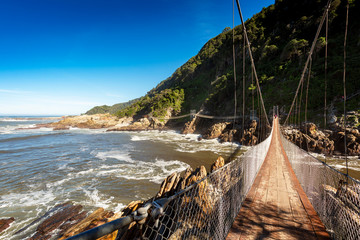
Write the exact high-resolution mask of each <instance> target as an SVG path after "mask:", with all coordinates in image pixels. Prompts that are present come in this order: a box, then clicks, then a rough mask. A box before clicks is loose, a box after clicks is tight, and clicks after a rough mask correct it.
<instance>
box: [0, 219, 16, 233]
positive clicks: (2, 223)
mask: <svg viewBox="0 0 360 240" xmlns="http://www.w3.org/2000/svg"><path fill="white" fill-rule="evenodd" d="M13 221H15V219H14V218H13V217H11V218H4V219H0V233H1V232H3V231H5V229H7V228H8V227H10V224H11V223H12V222H13Z"/></svg>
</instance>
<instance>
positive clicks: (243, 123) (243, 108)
mask: <svg viewBox="0 0 360 240" xmlns="http://www.w3.org/2000/svg"><path fill="white" fill-rule="evenodd" d="M243 38H244V43H243V99H242V101H243V106H242V115H243V116H245V81H246V79H245V57H246V47H245V45H246V42H245V34H244V37H243ZM244 128H245V117H243V119H242V130H243V131H242V132H243V134H244ZM243 136H244V135H243Z"/></svg>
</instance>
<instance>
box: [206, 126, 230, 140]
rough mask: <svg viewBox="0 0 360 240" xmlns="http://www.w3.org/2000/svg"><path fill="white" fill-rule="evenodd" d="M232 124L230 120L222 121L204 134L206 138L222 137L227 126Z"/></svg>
mask: <svg viewBox="0 0 360 240" xmlns="http://www.w3.org/2000/svg"><path fill="white" fill-rule="evenodd" d="M229 124H231V123H230V122H220V123H215V124H213V125H212V126H211V127H210V128H209V129H208V130H207V131H206V133H205V134H204V135H203V138H204V139H214V138H218V137H220V135H221V134H222V133H223V131H224V130H225V128H226V127H227V126H228V125H229Z"/></svg>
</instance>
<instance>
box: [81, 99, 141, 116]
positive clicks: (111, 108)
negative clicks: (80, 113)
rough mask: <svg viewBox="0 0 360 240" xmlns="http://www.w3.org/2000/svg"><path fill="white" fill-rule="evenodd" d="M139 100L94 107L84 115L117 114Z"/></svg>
mask: <svg viewBox="0 0 360 240" xmlns="http://www.w3.org/2000/svg"><path fill="white" fill-rule="evenodd" d="M138 100H139V99H134V100H130V101H128V102H124V103H117V104H114V105H112V106H107V105H102V106H96V107H93V108H92V109H90V110H89V111H87V112H86V113H85V114H87V115H92V114H98V113H110V114H115V113H117V112H119V111H120V110H122V109H124V108H126V107H128V106H130V105H131V104H133V103H135V102H136V101H138Z"/></svg>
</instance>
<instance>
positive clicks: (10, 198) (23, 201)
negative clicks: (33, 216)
mask: <svg viewBox="0 0 360 240" xmlns="http://www.w3.org/2000/svg"><path fill="white" fill-rule="evenodd" d="M54 199H55V194H54V193H53V192H52V191H44V190H40V191H31V192H26V193H9V194H6V195H2V196H1V198H0V208H8V207H17V208H22V207H30V206H39V205H47V204H48V203H49V202H51V201H53V200H54Z"/></svg>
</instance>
